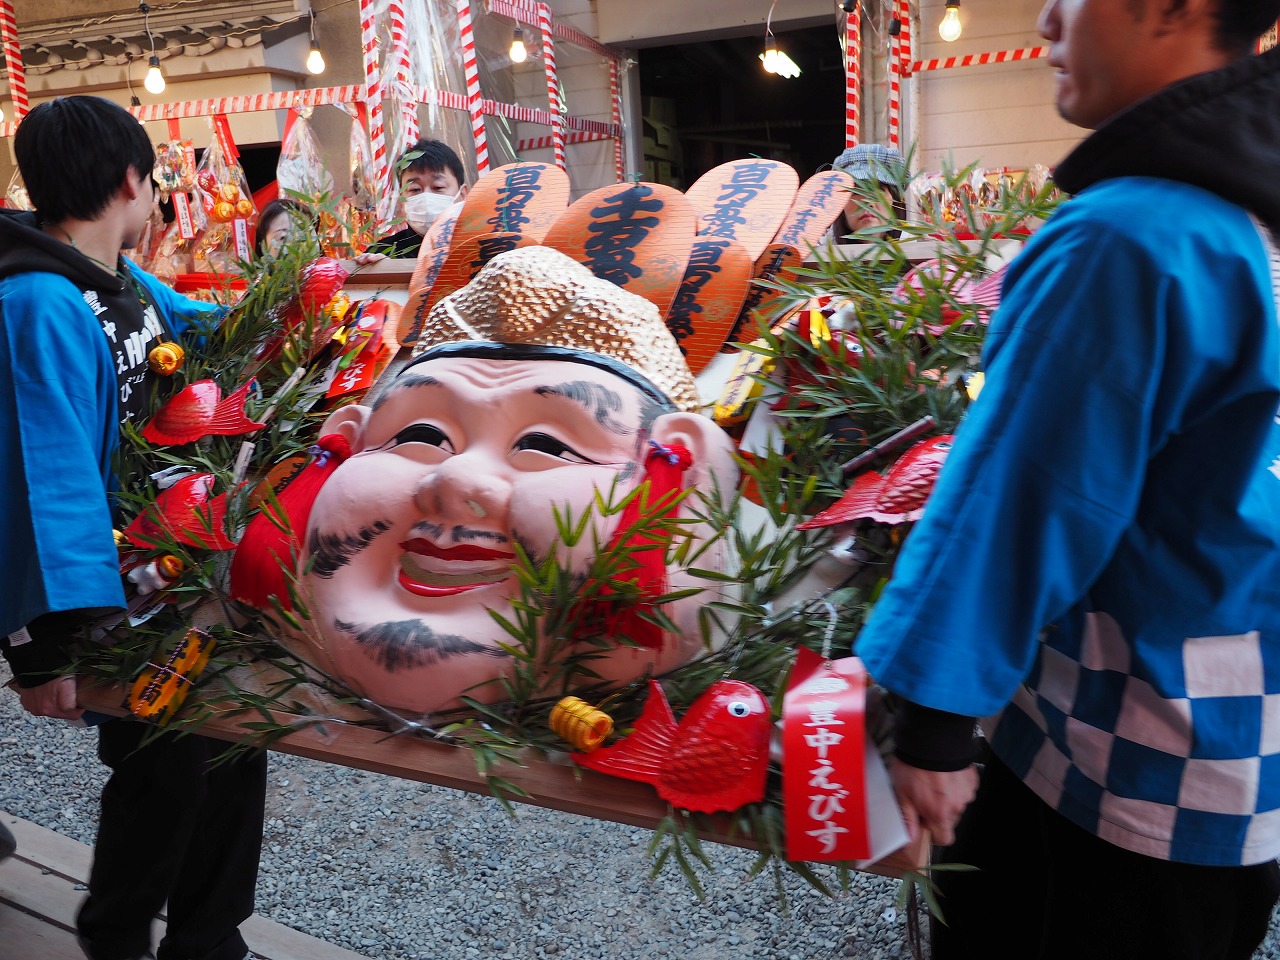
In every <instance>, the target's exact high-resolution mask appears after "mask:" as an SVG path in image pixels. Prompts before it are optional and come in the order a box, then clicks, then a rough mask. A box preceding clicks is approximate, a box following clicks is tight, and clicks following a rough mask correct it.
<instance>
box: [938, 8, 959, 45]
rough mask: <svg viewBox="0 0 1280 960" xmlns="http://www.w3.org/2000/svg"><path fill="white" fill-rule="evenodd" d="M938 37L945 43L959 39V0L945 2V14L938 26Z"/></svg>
mask: <svg viewBox="0 0 1280 960" xmlns="http://www.w3.org/2000/svg"><path fill="white" fill-rule="evenodd" d="M938 36H940V37H941V38H942V39H943V40H945V41H947V43H952V42H953V41H955V40H959V39H960V0H947V12H946V13H944V14H943V15H942V22H941V23H939V24H938Z"/></svg>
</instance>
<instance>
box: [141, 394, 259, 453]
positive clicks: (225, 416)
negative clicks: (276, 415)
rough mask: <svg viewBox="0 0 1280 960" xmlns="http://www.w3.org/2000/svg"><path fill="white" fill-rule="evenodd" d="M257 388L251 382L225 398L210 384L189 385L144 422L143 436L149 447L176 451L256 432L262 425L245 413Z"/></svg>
mask: <svg viewBox="0 0 1280 960" xmlns="http://www.w3.org/2000/svg"><path fill="white" fill-rule="evenodd" d="M256 385H257V381H254V380H250V381H249V382H248V383H246V384H245V385H244V386H243V387H241V388H240V389H239V390H237V391H236V392H235V393H231V394H228V395H227V396H225V397H224V396H223V395H222V391H221V389H219V387H218V385H217V384H216V383H214V382H213V381H212V380H197V381H196V382H195V383H192V384H188V385H187V386H186V387H184V388H183V389H182V390H181V391H179V392H178V393H176V394H174V395H173V396H172V397H170V398H169V399H168V400H166V401H165V403H164V406H162V407H161V408H160V409H159V410H157V411H156V413H155V416H153V417H152V418H151V419H150V420H149V421H147V425H146V426H145V427H143V428H142V436H143V438H144V439H145V440H147V442H149V443H154V444H157V445H161V446H175V447H176V446H180V445H182V444H184V443H194V442H195V441H197V440H200V439H203V438H204V437H212V436H224V437H235V436H239V435H240V434H244V433H252V432H253V431H254V430H259V429H261V428H262V427H263V426H264V424H261V423H258V422H257V421H256V420H250V419H249V417H248V416H247V415H246V414H245V412H244V407H245V403H246V401H247V400H248V399H249V391H250V390H251V389H253V388H254V387H255V386H256Z"/></svg>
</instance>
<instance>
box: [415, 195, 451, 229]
mask: <svg viewBox="0 0 1280 960" xmlns="http://www.w3.org/2000/svg"><path fill="white" fill-rule="evenodd" d="M457 199H458V197H457V194H454V195H453V196H449V195H448V194H447V193H431V192H430V191H423V192H422V193H415V194H414V195H413V196H411V197H405V200H404V218H405V220H406V222H407V223H408V224H409V226H410V227H411V228H413V230H414V232H415V233H423V234H425V233H426V232H427V228H428V227H430V226H431V224H432V223H434V222H435V219H436V217H438V216H440V214H442V213H444V212H445V211H446V210H448V209H449V208H450V207H451V206H453V204H454V201H456V200H457Z"/></svg>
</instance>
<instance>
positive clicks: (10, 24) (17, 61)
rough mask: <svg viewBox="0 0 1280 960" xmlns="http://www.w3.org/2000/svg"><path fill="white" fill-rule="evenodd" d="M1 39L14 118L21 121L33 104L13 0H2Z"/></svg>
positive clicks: (0, 0)
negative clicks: (29, 99)
mask: <svg viewBox="0 0 1280 960" xmlns="http://www.w3.org/2000/svg"><path fill="white" fill-rule="evenodd" d="M0 41H3V44H4V65H5V69H6V70H8V71H9V96H10V97H11V98H12V99H13V118H14V120H16V121H21V120H22V118H23V117H25V116H26V115H27V111H28V110H30V109H31V104H30V102H29V101H28V100H27V72H26V70H25V68H24V67H23V65H22V47H21V46H20V45H19V43H18V21H17V20H16V19H14V16H13V3H12V0H0Z"/></svg>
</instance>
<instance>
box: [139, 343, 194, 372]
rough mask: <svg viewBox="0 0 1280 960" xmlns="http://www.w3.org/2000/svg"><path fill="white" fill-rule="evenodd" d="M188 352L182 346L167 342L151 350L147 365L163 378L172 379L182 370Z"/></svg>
mask: <svg viewBox="0 0 1280 960" xmlns="http://www.w3.org/2000/svg"><path fill="white" fill-rule="evenodd" d="M186 358H187V352H186V351H185V350H183V349H182V347H181V345H180V344H177V343H173V342H166V343H161V344H158V345H156V346H154V347H152V348H151V352H150V353H148V354H147V365H148V366H149V367H151V369H152V370H154V371H155V372H156V373H158V374H160V376H162V377H171V376H173V375H174V374H175V373H177V372H178V371H179V370H180V369H182V362H183V361H184V360H186Z"/></svg>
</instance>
